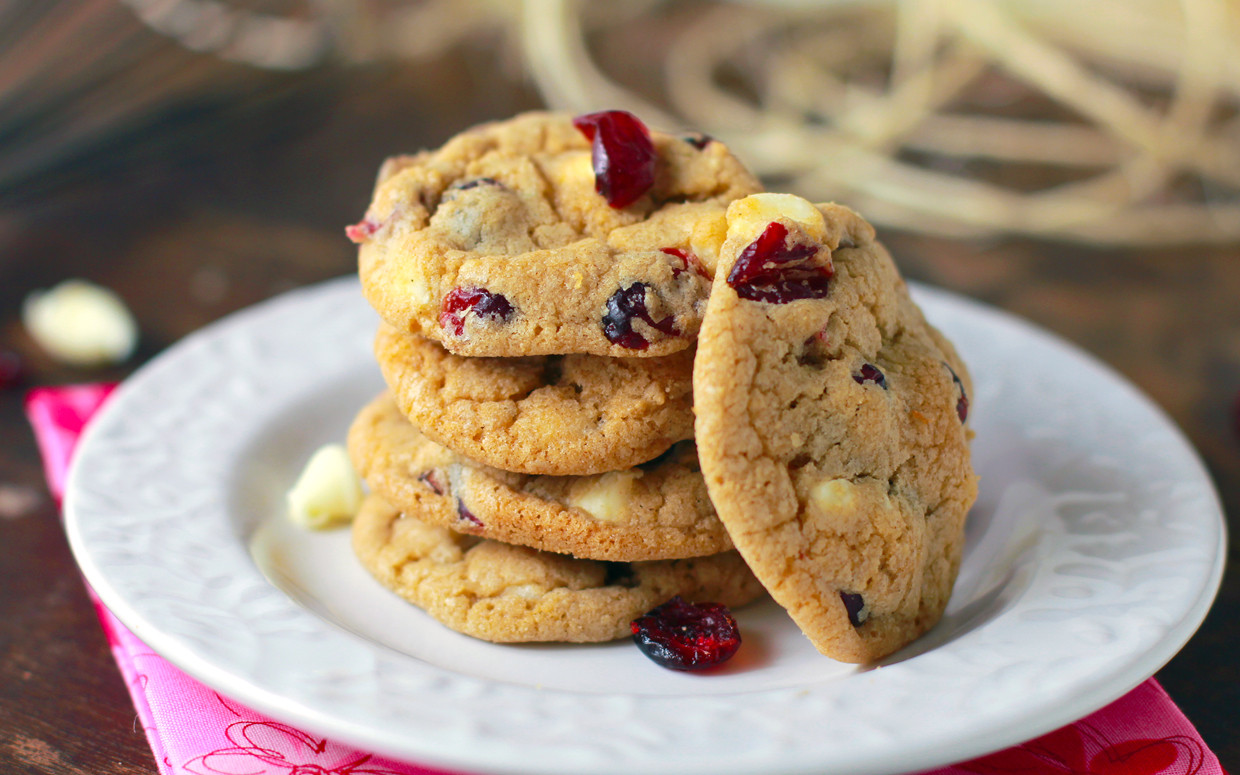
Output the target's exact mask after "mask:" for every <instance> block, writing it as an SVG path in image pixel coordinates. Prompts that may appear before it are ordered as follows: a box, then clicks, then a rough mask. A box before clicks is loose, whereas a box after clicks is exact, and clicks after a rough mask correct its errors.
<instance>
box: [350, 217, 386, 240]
mask: <svg viewBox="0 0 1240 775" xmlns="http://www.w3.org/2000/svg"><path fill="white" fill-rule="evenodd" d="M379 225H380V224H379V222H378V221H372V220H371V219H370V218H369V217H366V218H363V219H362V220H361V221H359V222H357V223H355V224H353V225H352V226H346V227H344V234H345V236H346V237H348V238H349V239H350V240H352V241H353V242H354V243H355V244H358V245H360V244H362V243H363V242H365V241H366V240H367V239H369V238H370V235H372V234H374V233H375V232H376V231H378V230H379Z"/></svg>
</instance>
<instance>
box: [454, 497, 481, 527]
mask: <svg viewBox="0 0 1240 775" xmlns="http://www.w3.org/2000/svg"><path fill="white" fill-rule="evenodd" d="M456 516H457V517H458V518H460V521H461V522H468V523H469V524H470V525H472V526H474V527H482V520H480V519H478V518H477V517H476V516H474V513H473V512H472V511H470V510H469V507H468V506H466V505H465V501H463V500H461V499H460V498H457V499H456Z"/></svg>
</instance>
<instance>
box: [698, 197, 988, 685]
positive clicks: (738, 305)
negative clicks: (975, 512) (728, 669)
mask: <svg viewBox="0 0 1240 775" xmlns="http://www.w3.org/2000/svg"><path fill="white" fill-rule="evenodd" d="M818 207H819V209H820V210H821V213H822V216H823V224H822V227H821V229H820V231H821V233H819V234H812V233H811V232H814V231H819V229H818V228H817V227H814V226H813V225H812V224H810V225H808V226H807V220H805V219H802V220H797V219H795V218H780V217H778V216H777V215H776V216H775V217H774V218H773V220H775V221H778V222H780V223H781V224H783V225H784V226H785V227H786V228H787V230H788V233H789V237H788V239H789V243H790V244H792V243H793V242H794V241H795V242H797V243H799V244H809V243H811V242H812V243H815V244H817V245H819V246H820V251H821V255H820V256H819V258H818V259H816V260H820V261H823V262H827V261H829V262H830V264H831V265H832V268H833V272H834V274H833V276H832V277H831V279H830V283H829V286H828V289H827V291H826V294H825V296H823V297H822V298H809V299H797V300H792V301H789V302H788V303H782V304H781V303H772V302H767V301H750V300H745V299H742V298H740V297H739V296H738V295H737V292H736V290H735V289H733V288H731V287H730V286H729V285H728V283H727V280H726V278H727V276H728V273H729V270H730V268H731V266H732V265H733V263H734V262H735V260H736V258H737V256H738V255H739V254H740V253H741V252H742V251H743V250H744V249H745V248H746V247H747V246H748V245H749V244H751V243H752V241H753V240H754V239H755V238H756V237H755V235H757V234H760V233H761V231H762V230H763V229H765V227H766V225H767V221H768V220H772V219H771V218H767V217H763V218H759V219H757V220H756V222H754V223H751V224H748V225H745V224H743V223H742V222H740V219H734V218H733V217H732V216H731V215H730V216H729V224H730V226H733V227H734V228H732V229H730V231H729V237H728V240H727V241H726V242H725V243H724V246H723V249H722V251H721V253H720V256H721V258H720V265H719V266H718V268H717V270H716V279H715V284H714V287H713V290H712V295H711V301H710V306H709V308H708V310H707V314H706V317H705V319H704V322H703V327H702V331H701V335H700V337H699V346H698V356H697V360H696V364H695V371H694V405H695V411H696V412H697V432H696V435H697V441H698V445H699V453H700V456H701V462H702V468H703V473H704V474H705V476H706V479H707V484H708V487H709V489H710V492H711V498H712V500H713V501H714V502H715V504H716V505H717V507H718V510H719V516H720V519H721V520H722V521H723V522H724V524H725V525H726V526H727V528H728V531H729V533H730V534H731V536H732V538H733V540H734V541H735V543H736V545H737V548H738V549H739V550H740V552H741V553H742V555H743V556H744V557H745V559H746V561H747V562H748V563H749V564H750V567H751V568H752V569H753V570H754V573H755V574H756V575H757V576H758V578H759V579H760V580H761V581H762V582H763V584H764V585H765V586H766V588H767V589H768V591H770V592H771V594H772V596H773V597H774V598H775V599H776V601H777V602H779V603H780V604H781V605H782V606H784V607H785V608H786V609H787V610H788V611H789V613H790V614H791V616H792V618H793V619H794V620H795V621H796V623H797V624H798V626H800V627H801V629H802V630H803V631H804V632H805V634H806V635H807V636H808V637H809V638H810V640H811V641H812V642H813V643H814V645H815V646H816V647H817V648H818V649H819V650H820V651H822V652H823V653H824V654H827V655H828V656H832V657H834V658H836V659H840V660H843V661H850V662H866V661H872V660H874V659H878V658H880V657H882V656H884V655H886V654H889V653H891V652H892V651H895V650H896V649H898V648H900V647H901V646H903V645H905V644H907V643H909V642H911V641H912V640H913V639H915V638H916V637H917V636H918V635H920V634H921V633H922V632H924V631H925V630H926V629H927V628H929V627H930V626H931V625H932V624H933V623H934V622H935V621H937V619H938V618H939V616H940V615H941V613H942V610H943V608H944V607H945V606H946V603H947V599H948V596H949V595H950V591H951V587H952V584H953V582H954V580H955V575H956V571H957V569H958V566H959V561H960V554H961V549H962V545H963V526H964V520H965V515H966V513H967V511H968V508H969V506H970V505H971V503H972V502H973V500H974V499H975V497H976V477H975V476H974V474H973V471H972V468H971V465H970V461H969V449H968V431H967V427H966V426H965V425H964V424H963V423H961V421H960V418H959V416H958V414H957V410H956V407H957V403H958V401H959V398H960V395H961V394H960V388H959V386H958V385H957V383H956V381H955V380H954V379H953V372H954V373H955V374H959V375H961V379H962V384H964V385H967V384H968V381H967V372H966V371H965V369H964V365H963V363H961V362H960V360H959V357H958V356H957V355H956V353H955V351H954V349H952V348H951V345H950V344H949V343H948V342H947V341H946V339H945V338H943V337H942V335H941V334H939V333H938V332H937V331H935V330H934V329H933V328H931V327H930V326H929V325H928V324H927V323H926V322H925V320H924V318H923V317H922V315H921V312H920V311H919V310H918V309H917V307H916V306H915V305H914V304H913V302H912V300H911V299H910V298H909V296H908V292H907V289H906V287H905V285H904V282H903V280H902V279H901V278H900V277H899V275H898V273H897V271H896V269H895V266H894V264H893V263H892V262H891V259H890V257H889V256H888V255H887V253H886V251H885V250H884V249H883V248H882V246H881V245H879V244H878V243H877V242H875V241H874V237H873V231H872V229H871V228H870V227H869V225H868V224H866V223H865V222H864V221H863V220H861V219H860V218H859V217H858V216H857V215H856V214H855V213H853V212H852V211H850V210H847V209H846V208H843V207H838V206H835V205H820V206H818ZM770 215H771V214H770V213H766V216H770ZM734 220H736V221H737V222H736V223H734ZM867 367H868V368H867Z"/></svg>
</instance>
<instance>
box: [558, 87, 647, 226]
mask: <svg viewBox="0 0 1240 775" xmlns="http://www.w3.org/2000/svg"><path fill="white" fill-rule="evenodd" d="M573 126H575V127H577V129H578V130H579V131H580V132H581V133H582V134H583V135H585V136H586V139H588V140H589V141H590V161H591V163H592V164H593V166H594V190H595V191H597V192H598V193H599V194H600V195H601V196H602V197H603V198H604V199H606V200H607V204H609V205H611V206H612V207H614V208H617V209H618V208H621V207H628V206H629V205H631V204H633V203H634V202H636V201H637V200H638V198H640V197H641V195H642V194H644V193H646V192H647V191H648V190H650V187H651V186H653V185H654V165H655V151H654V143H653V142H651V140H650V130H648V129H646V125H645V124H643V123H642V122H641V121H640V120H639V119H638V118H637V116H634V115H633V114H632V113H629V112H627V111H623V110H605V111H602V112H600V113H588V114H586V115H584V116H578V117H577V118H575V119H573Z"/></svg>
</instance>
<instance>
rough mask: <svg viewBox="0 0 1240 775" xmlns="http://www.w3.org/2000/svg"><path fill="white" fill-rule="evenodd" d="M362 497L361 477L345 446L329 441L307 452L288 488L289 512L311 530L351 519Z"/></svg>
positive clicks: (296, 521)
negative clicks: (354, 468) (303, 466)
mask: <svg viewBox="0 0 1240 775" xmlns="http://www.w3.org/2000/svg"><path fill="white" fill-rule="evenodd" d="M363 497H364V494H363V493H362V480H361V479H360V478H358V475H357V473H356V472H355V471H354V470H353V463H352V462H351V461H350V460H349V455H348V453H347V452H346V451H345V448H344V446H342V445H340V444H328V445H326V446H323V447H320V448H319V449H318V450H316V451H315V453H314V454H313V455H311V456H310V460H309V461H308V462H307V463H306V467H305V469H304V470H303V471H302V472H301V476H299V477H298V478H297V483H296V484H294V485H293V489H291V490H289V491H288V498H287V500H288V515H289V518H290V519H292V520H293V521H294V522H295V523H297V524H298V525H301V526H302V527H305V528H309V529H311V530H325V529H327V528H332V527H338V526H340V525H344V524H347V523H348V522H350V521H351V520H352V519H353V516H354V515H355V514H357V510H358V509H359V508H360V507H361V505H362V498H363Z"/></svg>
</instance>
